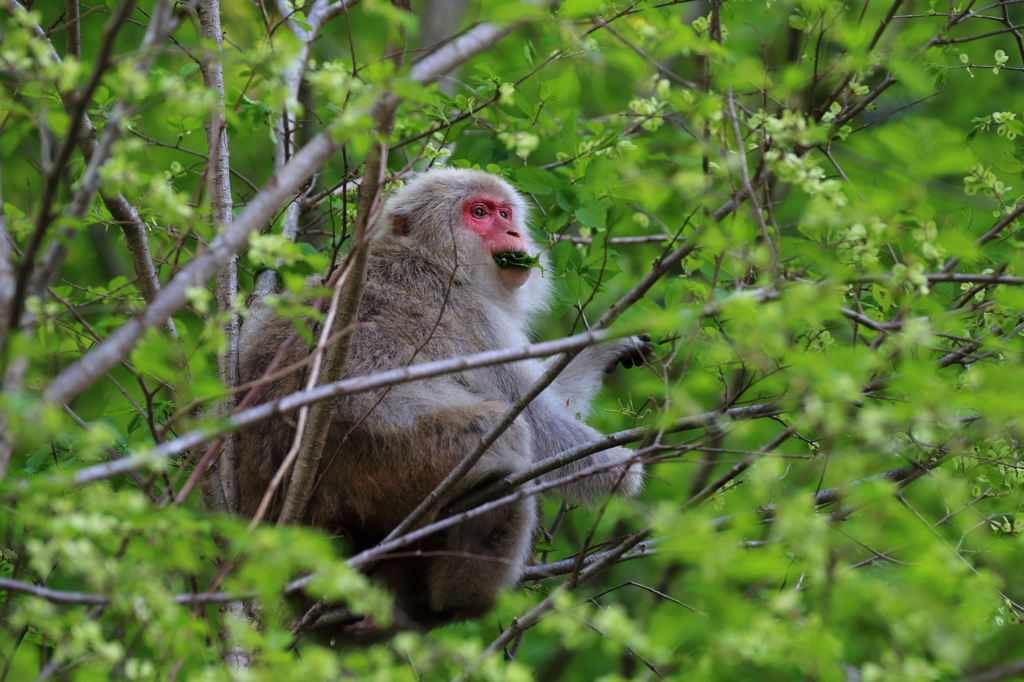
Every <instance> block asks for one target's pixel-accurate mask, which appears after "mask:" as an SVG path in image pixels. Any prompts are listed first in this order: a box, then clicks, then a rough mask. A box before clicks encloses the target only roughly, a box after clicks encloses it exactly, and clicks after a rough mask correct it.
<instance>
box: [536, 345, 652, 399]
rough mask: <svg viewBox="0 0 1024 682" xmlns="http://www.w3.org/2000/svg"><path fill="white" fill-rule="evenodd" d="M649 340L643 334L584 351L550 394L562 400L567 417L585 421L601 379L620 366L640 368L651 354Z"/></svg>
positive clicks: (548, 363) (556, 383)
mask: <svg viewBox="0 0 1024 682" xmlns="http://www.w3.org/2000/svg"><path fill="white" fill-rule="evenodd" d="M650 340H651V337H650V336H648V335H647V334H642V335H640V336H630V337H627V338H625V339H618V340H616V341H611V342H608V343H602V344H598V345H596V346H589V347H587V348H584V349H583V350H582V351H581V352H580V354H579V355H577V356H576V357H575V358H573V359H572V362H570V363H569V366H568V367H566V368H565V369H564V370H563V371H562V373H561V374H559V375H558V378H557V379H555V381H554V383H553V384H552V386H551V388H550V389H549V390H550V391H551V392H552V393H553V394H554V395H556V396H558V397H559V398H560V399H561V403H562V407H563V408H564V411H565V412H566V413H567V414H569V415H570V416H575V415H576V414H577V413H579V414H580V416H581V417H582V418H583V419H586V418H587V417H588V416H589V415H590V401H591V400H593V399H594V396H595V395H597V392H598V391H599V390H601V383H602V381H603V380H604V375H605V374H608V373H610V372H613V371H615V368H616V367H618V366H619V365H620V364H621V365H622V366H623V367H625V368H627V369H629V368H630V367H633V366H636V367H640V366H641V365H643V364H644V362H645V356H647V355H650V354H651V353H652V352H653V349H652V348H651V346H650V344H649V343H648V341H650ZM553 361H554V358H552V359H551V360H548V361H546V362H545V363H544V366H545V368H546V367H548V366H549V365H550V363H551V362H553Z"/></svg>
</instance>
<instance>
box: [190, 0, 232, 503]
mask: <svg viewBox="0 0 1024 682" xmlns="http://www.w3.org/2000/svg"><path fill="white" fill-rule="evenodd" d="M196 13H197V14H198V15H199V34H200V36H201V37H202V38H204V39H206V40H209V41H211V42H213V44H214V45H216V46H217V52H216V53H212V52H210V51H209V50H204V51H203V63H202V65H201V67H200V68H201V69H202V72H203V85H204V86H205V87H206V89H207V90H210V91H212V92H214V93H215V94H216V97H217V102H216V104H215V106H214V107H213V110H212V111H210V115H209V117H208V118H207V120H206V144H207V149H208V150H209V154H210V162H209V165H208V166H207V168H206V176H207V179H208V180H209V183H210V209H211V212H212V214H213V215H212V218H213V227H214V230H215V231H217V232H223V231H224V230H226V229H227V226H228V224H229V223H230V222H231V170H230V168H231V152H230V150H229V148H228V126H227V121H226V120H225V118H224V65H223V64H222V63H221V55H220V52H221V51H222V49H223V46H224V37H223V34H222V31H221V26H220V0H200V1H199V4H198V6H197V7H196ZM215 295H216V299H217V312H218V313H220V314H221V315H222V316H224V317H226V320H225V322H224V334H225V336H227V342H228V343H227V349H226V350H225V351H224V352H223V353H220V354H218V356H217V370H218V373H219V375H220V383H221V385H222V386H224V387H225V388H229V389H230V388H234V387H235V386H237V385H238V334H239V328H240V324H239V318H238V310H237V309H236V307H235V300H236V299H237V297H238V256H237V254H232V255H231V257H230V258H228V260H227V262H226V263H224V265H223V266H222V267H221V268H220V271H219V272H218V273H217V288H216V292H215ZM231 402H232V401H231V400H230V399H226V400H224V401H222V403H221V404H220V405H218V407H217V411H218V412H220V413H224V412H227V411H229V410H230V408H231ZM220 451H221V455H220V460H219V461H220V465H219V467H218V470H219V473H220V481H221V485H222V486H223V490H224V502H225V504H226V505H227V511H231V512H235V511H237V510H238V499H237V493H236V490H235V466H236V460H235V443H234V439H233V438H231V437H230V436H227V437H225V438H224V442H223V443H221V447H220Z"/></svg>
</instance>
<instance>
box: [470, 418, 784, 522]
mask: <svg viewBox="0 0 1024 682" xmlns="http://www.w3.org/2000/svg"><path fill="white" fill-rule="evenodd" d="M786 409H787V408H783V407H782V405H781V404H780V403H779V401H776V400H773V401H771V402H766V403H761V404H758V405H748V406H745V407H734V408H732V409H730V410H721V411H719V410H716V411H714V412H705V413H704V414H695V415H692V416H689V417H682V418H681V419H677V420H675V421H674V422H672V423H671V424H670V425H669V426H665V427H660V428H659V427H654V426H639V427H637V428H635V429H626V430H625V431H619V432H617V433H609V434H608V435H606V436H602V437H601V438H596V439H594V440H592V441H588V442H586V443H581V444H580V445H577V446H576V447H574V448H570V449H568V450H563V451H562V452H559V453H558V454H557V455H552V456H551V457H546V458H545V459H542V460H540V461H539V462H537V463H535V464H534V465H533V466H531V467H529V468H528V469H523V470H522V471H517V472H516V473H514V474H512V475H510V476H506V477H505V478H502V479H499V480H497V481H495V482H494V483H492V484H491V485H489V486H487V487H486V488H483V489H481V490H479V491H477V492H475V493H473V494H472V495H470V496H469V497H466V498H465V499H461V500H459V502H458V504H456V505H455V506H454V507H453V509H452V510H453V511H455V512H459V511H463V510H464V509H469V508H471V507H474V506H476V505H478V504H481V503H483V502H486V501H488V500H491V499H494V498H495V497H498V496H500V495H505V494H507V493H508V492H510V491H512V490H514V489H515V488H516V486H519V485H522V484H524V483H527V482H529V481H532V480H535V479H537V478H539V477H541V476H543V475H544V474H546V473H549V472H551V471H554V470H555V469H560V468H562V467H563V466H565V465H566V464H570V463H572V462H575V461H577V460H580V459H583V458H584V457H587V456H589V455H592V454H594V453H595V452H601V451H602V450H608V449H610V448H614V447H617V446H619V445H625V444H627V443H636V442H638V441H641V440H644V439H645V438H647V437H649V436H654V435H658V434H662V433H678V432H680V431H693V430H695V429H704V428H708V427H710V426H714V425H716V424H717V425H722V424H723V423H724V422H728V421H743V420H748V419H762V418H764V417H773V416H775V415H779V414H782V413H783V412H785V411H786ZM788 409H792V408H791V407H790V408H788Z"/></svg>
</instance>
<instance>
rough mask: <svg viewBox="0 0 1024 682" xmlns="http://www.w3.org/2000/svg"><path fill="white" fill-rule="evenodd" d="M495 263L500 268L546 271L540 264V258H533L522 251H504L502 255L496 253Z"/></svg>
mask: <svg viewBox="0 0 1024 682" xmlns="http://www.w3.org/2000/svg"><path fill="white" fill-rule="evenodd" d="M494 262H495V263H497V264H498V267H499V268H539V269H540V270H543V269H544V267H543V266H542V265H541V264H540V256H531V255H530V254H528V253H524V252H522V251H502V252H501V253H496V254H494Z"/></svg>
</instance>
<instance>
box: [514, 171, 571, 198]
mask: <svg viewBox="0 0 1024 682" xmlns="http://www.w3.org/2000/svg"><path fill="white" fill-rule="evenodd" d="M515 180H516V184H517V185H519V186H520V187H521V188H522V189H523V190H524V191H526V192H529V193H530V194H541V195H543V194H551V193H553V192H554V191H555V190H557V189H558V188H560V187H561V186H562V183H561V182H560V181H559V180H558V178H556V177H555V176H554V175H552V174H551V173H550V172H548V171H546V170H544V169H543V168H537V167H536V166H524V167H523V168H517V169H516V172H515Z"/></svg>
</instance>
